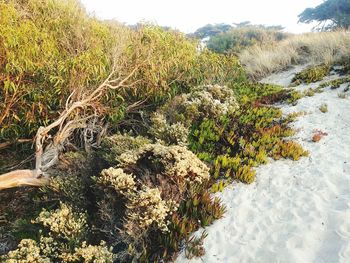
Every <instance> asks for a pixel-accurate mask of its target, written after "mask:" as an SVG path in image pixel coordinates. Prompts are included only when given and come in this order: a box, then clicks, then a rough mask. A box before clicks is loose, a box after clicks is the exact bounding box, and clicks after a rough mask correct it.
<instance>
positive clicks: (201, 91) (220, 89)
mask: <svg viewBox="0 0 350 263" xmlns="http://www.w3.org/2000/svg"><path fill="white" fill-rule="evenodd" d="M184 96H185V97H186V101H185V105H186V106H187V107H188V108H197V109H198V110H199V111H200V113H201V114H203V115H204V116H211V117H215V116H216V117H219V116H221V115H225V114H227V113H229V112H233V111H235V110H236V109H238V107H239V106H238V102H237V101H236V98H235V95H234V93H233V90H232V89H230V88H228V87H226V86H219V85H207V86H200V87H197V88H195V89H194V90H193V91H192V92H191V93H189V94H185V95H184Z"/></svg>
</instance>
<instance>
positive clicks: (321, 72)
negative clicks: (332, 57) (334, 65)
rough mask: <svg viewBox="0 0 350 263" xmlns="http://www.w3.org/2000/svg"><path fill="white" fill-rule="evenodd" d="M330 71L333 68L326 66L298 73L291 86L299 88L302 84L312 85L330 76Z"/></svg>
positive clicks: (310, 68)
mask: <svg viewBox="0 0 350 263" xmlns="http://www.w3.org/2000/svg"><path fill="white" fill-rule="evenodd" d="M330 70H331V67H330V66H329V65H325V64H323V65H319V66H315V67H309V68H307V69H304V70H303V71H301V72H299V73H297V74H296V75H295V76H294V78H293V79H292V84H291V85H293V86H297V85H300V84H302V83H307V84H310V83H312V82H317V81H320V80H322V79H323V78H324V77H326V76H327V75H328V74H329V72H330Z"/></svg>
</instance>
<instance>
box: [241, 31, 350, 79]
mask: <svg viewBox="0 0 350 263" xmlns="http://www.w3.org/2000/svg"><path fill="white" fill-rule="evenodd" d="M349 54H350V33H348V32H345V31H336V32H318V33H305V34H301V35H295V36H292V37H290V38H288V39H286V40H283V41H281V42H278V43H276V44H273V45H271V44H270V45H265V46H254V47H251V48H248V49H246V50H244V51H243V52H242V53H241V54H240V59H241V61H242V64H243V65H245V67H246V70H247V73H248V74H249V75H250V76H251V78H253V79H256V80H257V79H260V78H263V77H265V76H267V75H268V74H271V73H273V72H277V71H281V70H283V69H286V68H288V67H289V66H291V65H293V64H304V63H310V64H311V65H317V64H328V65H330V64H333V63H335V62H337V61H339V60H341V59H342V58H344V57H346V56H349ZM306 58H307V61H306Z"/></svg>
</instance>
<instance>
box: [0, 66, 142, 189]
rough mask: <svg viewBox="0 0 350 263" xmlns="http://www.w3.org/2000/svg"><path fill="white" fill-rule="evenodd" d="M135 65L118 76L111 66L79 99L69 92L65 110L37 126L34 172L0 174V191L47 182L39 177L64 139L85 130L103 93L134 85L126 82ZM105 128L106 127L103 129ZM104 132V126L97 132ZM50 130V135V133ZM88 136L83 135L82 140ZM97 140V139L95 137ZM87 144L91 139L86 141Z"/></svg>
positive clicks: (57, 157) (64, 141)
mask: <svg viewBox="0 0 350 263" xmlns="http://www.w3.org/2000/svg"><path fill="white" fill-rule="evenodd" d="M137 69H138V66H135V67H134V68H133V69H132V70H131V72H130V73H129V74H128V75H126V76H124V77H122V76H121V74H120V72H117V70H118V66H116V64H115V65H114V66H113V70H112V72H111V73H110V74H109V75H108V77H107V78H106V79H105V80H104V81H103V83H102V84H100V85H99V86H98V87H97V88H95V89H94V90H92V91H90V92H85V93H83V94H82V95H80V96H76V98H74V99H73V97H74V95H75V91H73V92H72V93H71V94H70V96H69V97H68V99H67V101H66V104H65V109H64V111H63V112H62V113H61V114H60V116H59V117H58V118H57V119H56V120H55V121H54V122H52V123H51V124H49V125H48V126H46V127H40V128H39V129H38V131H37V134H36V138H35V159H36V160H35V169H34V170H16V171H13V172H9V173H6V174H3V175H0V190H3V189H7V188H13V187H18V186H40V185H43V184H45V183H46V182H48V179H49V175H46V176H43V174H44V172H45V171H47V170H48V169H49V168H50V167H52V166H53V165H55V164H56V163H57V162H58V160H59V154H60V153H61V152H62V151H63V149H64V146H65V144H66V143H67V140H68V138H69V137H70V136H71V135H72V134H73V132H74V131H75V130H77V129H84V128H87V127H88V125H89V124H88V122H89V120H91V119H92V118H97V117H98V115H97V111H96V110H95V109H94V106H95V105H96V104H97V105H98V103H97V102H98V101H99V100H100V98H101V97H102V96H103V95H104V94H105V92H106V91H107V90H118V89H121V88H123V87H126V86H130V85H134V84H135V83H137V81H136V82H132V83H129V84H128V83H127V82H128V81H129V80H130V79H131V78H132V77H133V75H134V74H135V73H136V71H137ZM87 109H89V110H91V109H94V110H95V111H94V114H89V110H87ZM106 127H107V126H106ZM88 128H89V129H90V130H89V133H90V136H91V135H92V136H93V135H94V131H93V130H91V129H93V128H94V125H92V126H90V127H88ZM100 130H101V132H105V127H104V128H102V129H100ZM53 131H54V134H50V133H52V132H53ZM87 138H88V136H87V133H85V139H86V140H87ZM97 140H98V141H100V140H101V137H100V136H97ZM88 143H91V138H89V142H88Z"/></svg>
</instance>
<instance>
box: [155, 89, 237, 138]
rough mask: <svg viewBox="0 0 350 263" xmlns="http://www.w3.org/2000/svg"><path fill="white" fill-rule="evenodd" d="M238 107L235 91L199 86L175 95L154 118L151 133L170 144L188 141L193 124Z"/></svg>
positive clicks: (216, 116)
mask: <svg viewBox="0 0 350 263" xmlns="http://www.w3.org/2000/svg"><path fill="white" fill-rule="evenodd" d="M237 108H238V103H237V101H236V98H235V95H234V92H233V91H232V90H231V89H229V88H227V87H225V86H219V85H209V86H199V87H197V88H195V89H193V90H192V91H191V93H186V94H182V95H179V96H177V97H175V98H174V99H173V100H171V101H169V102H168V103H166V104H165V105H164V106H163V107H161V108H160V109H159V110H158V112H156V113H154V114H153V116H152V117H151V121H152V127H151V129H150V133H151V134H152V135H153V136H154V137H155V138H156V139H158V140H160V141H162V142H164V143H167V144H174V143H175V144H181V145H186V144H187V137H188V133H189V127H190V126H191V125H192V124H193V123H195V122H198V121H199V120H203V119H205V118H209V117H210V118H218V117H220V116H222V115H225V114H227V113H228V112H234V111H235V110H236V109H237Z"/></svg>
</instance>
